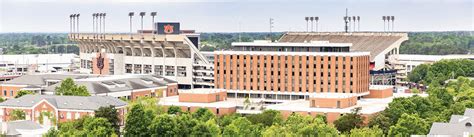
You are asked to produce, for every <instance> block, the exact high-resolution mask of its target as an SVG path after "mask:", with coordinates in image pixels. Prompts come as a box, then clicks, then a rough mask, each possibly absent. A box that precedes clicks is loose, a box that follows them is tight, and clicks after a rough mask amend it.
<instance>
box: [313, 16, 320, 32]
mask: <svg viewBox="0 0 474 137" xmlns="http://www.w3.org/2000/svg"><path fill="white" fill-rule="evenodd" d="M314 20H315V21H316V32H318V24H319V17H314Z"/></svg>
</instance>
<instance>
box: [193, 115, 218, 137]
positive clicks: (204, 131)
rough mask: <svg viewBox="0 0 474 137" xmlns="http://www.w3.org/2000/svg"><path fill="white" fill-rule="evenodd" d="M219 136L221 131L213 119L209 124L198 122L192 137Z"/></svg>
mask: <svg viewBox="0 0 474 137" xmlns="http://www.w3.org/2000/svg"><path fill="white" fill-rule="evenodd" d="M219 134H220V129H219V127H218V126H217V124H216V123H215V121H214V120H213V119H210V120H209V121H207V122H202V121H201V122H198V123H197V125H196V126H194V127H193V130H192V132H191V135H192V136H217V135H219Z"/></svg>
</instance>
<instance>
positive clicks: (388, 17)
mask: <svg viewBox="0 0 474 137" xmlns="http://www.w3.org/2000/svg"><path fill="white" fill-rule="evenodd" d="M386 18H387V31H388V32H390V16H386Z"/></svg>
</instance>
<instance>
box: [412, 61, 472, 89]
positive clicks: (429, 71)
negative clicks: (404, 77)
mask: <svg viewBox="0 0 474 137" xmlns="http://www.w3.org/2000/svg"><path fill="white" fill-rule="evenodd" d="M459 76H466V77H474V60H469V59H453V60H441V61H438V62H435V63H433V64H421V65H419V66H417V67H415V69H413V71H411V72H410V73H409V74H408V80H410V81H411V82H416V83H423V84H431V83H439V84H444V82H445V81H446V80H448V79H454V78H457V77H459Z"/></svg>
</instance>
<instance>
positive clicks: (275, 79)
mask: <svg viewBox="0 0 474 137" xmlns="http://www.w3.org/2000/svg"><path fill="white" fill-rule="evenodd" d="M352 46H353V45H352V44H351V43H330V42H328V41H307V42H302V43H296V42H270V41H254V42H236V43H232V47H233V49H232V50H229V51H215V52H214V53H215V58H214V59H215V66H214V74H215V76H214V77H215V78H214V79H215V84H214V85H215V87H216V88H218V89H225V90H226V91H227V97H228V98H229V99H237V100H238V99H243V98H250V99H251V100H254V101H257V102H256V103H257V104H258V102H260V104H261V105H263V106H264V107H263V108H267V109H274V110H279V111H281V112H282V114H283V115H284V116H289V115H290V114H292V113H301V114H304V115H317V114H322V115H326V116H328V121H329V122H332V121H334V120H336V119H337V118H338V117H339V116H340V115H342V114H343V113H349V112H350V111H351V109H353V108H356V107H361V108H362V111H361V112H362V114H363V115H364V116H367V117H368V116H369V115H372V114H374V113H377V112H380V111H382V110H384V109H385V107H386V104H387V103H388V102H390V101H391V98H392V94H393V87H392V86H378V85H373V86H370V81H369V80H370V74H369V71H370V53H369V52H361V51H353V50H352ZM373 102H377V103H375V104H374V103H373ZM377 104H379V105H377ZM237 108H238V109H237V113H243V114H251V113H258V111H260V109H255V108H260V107H259V106H258V105H257V106H255V107H250V109H239V107H237ZM252 108H253V109H252Z"/></svg>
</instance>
